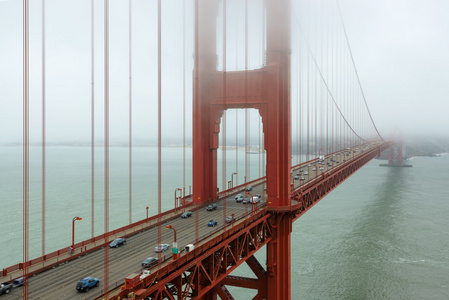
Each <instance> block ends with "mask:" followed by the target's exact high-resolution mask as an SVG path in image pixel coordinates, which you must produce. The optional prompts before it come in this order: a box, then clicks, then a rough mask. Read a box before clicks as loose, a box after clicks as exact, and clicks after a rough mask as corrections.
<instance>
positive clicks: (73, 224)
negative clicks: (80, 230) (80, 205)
mask: <svg viewBox="0 0 449 300" xmlns="http://www.w3.org/2000/svg"><path fill="white" fill-rule="evenodd" d="M82 219H83V218H80V217H74V218H73V220H72V248H74V247H75V221H81V220H82Z"/></svg>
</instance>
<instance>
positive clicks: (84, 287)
mask: <svg viewBox="0 0 449 300" xmlns="http://www.w3.org/2000/svg"><path fill="white" fill-rule="evenodd" d="M99 285H100V279H98V278H94V277H84V278H83V279H81V280H80V281H78V282H77V283H76V289H77V290H78V292H88V291H89V290H90V289H91V288H93V287H96V286H99Z"/></svg>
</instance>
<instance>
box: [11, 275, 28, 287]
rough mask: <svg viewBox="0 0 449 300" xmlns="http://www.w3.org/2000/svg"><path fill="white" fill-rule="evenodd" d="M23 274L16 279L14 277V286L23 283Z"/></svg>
mask: <svg viewBox="0 0 449 300" xmlns="http://www.w3.org/2000/svg"><path fill="white" fill-rule="evenodd" d="M25 278H26V277H25V276H22V277H19V278H17V279H14V285H15V286H22V285H23V284H24V283H25V281H26V280H25Z"/></svg>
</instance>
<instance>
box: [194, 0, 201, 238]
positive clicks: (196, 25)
mask: <svg viewBox="0 0 449 300" xmlns="http://www.w3.org/2000/svg"><path fill="white" fill-rule="evenodd" d="M199 17H200V15H199V0H195V20H194V21H195V61H194V63H195V66H194V76H195V78H194V89H195V91H196V92H195V93H196V94H198V93H199V80H200V78H199V53H198V46H199V43H198V38H199V37H198V34H199V27H198V25H199V24H198V18H199ZM198 219H199V213H198V206H197V205H195V243H198V238H199V233H198Z"/></svg>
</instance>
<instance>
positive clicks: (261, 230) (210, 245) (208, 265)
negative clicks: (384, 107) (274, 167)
mask: <svg viewBox="0 0 449 300" xmlns="http://www.w3.org/2000/svg"><path fill="white" fill-rule="evenodd" d="M392 144H393V143H392V142H386V143H383V144H380V145H378V146H377V147H374V148H373V149H371V150H367V151H365V152H364V153H362V154H360V155H359V156H358V157H355V158H353V159H351V160H348V161H347V162H345V163H342V164H341V165H340V166H339V167H337V168H334V169H333V170H332V171H331V172H329V173H325V174H323V176H320V177H318V178H317V179H315V180H312V181H311V182H310V183H309V184H307V185H305V186H303V187H301V188H298V189H296V190H294V191H292V195H291V198H292V201H293V203H295V204H294V205H292V209H293V210H292V211H291V212H283V213H279V212H276V211H274V212H273V211H270V209H269V208H265V209H263V210H260V211H258V212H256V213H253V214H251V215H250V216H248V218H247V219H246V220H245V221H243V222H237V223H236V224H235V225H234V226H230V227H227V228H226V230H225V231H223V232H221V233H220V234H218V235H217V236H216V237H214V238H212V239H211V240H209V241H208V242H206V243H204V244H203V245H201V246H199V247H198V248H196V249H195V250H194V251H192V252H188V253H186V254H184V255H182V256H180V257H179V258H178V259H177V260H176V261H171V262H170V263H168V265H166V266H164V267H161V268H160V269H159V273H158V274H157V275H156V274H154V275H152V277H148V279H147V278H145V279H144V280H143V281H142V282H141V283H139V284H138V285H137V286H135V287H134V288H133V289H125V290H123V291H121V292H120V293H119V294H116V295H115V296H113V297H111V298H110V299H118V297H123V296H126V295H127V293H129V292H132V290H134V291H136V290H139V295H140V296H139V297H137V298H136V299H144V297H150V298H151V299H160V298H158V297H160V296H161V295H165V296H166V297H168V296H167V295H168V294H171V295H172V297H175V296H176V295H177V299H186V298H187V297H189V298H192V297H193V298H196V299H209V298H206V297H214V294H217V295H219V296H220V297H222V296H223V297H226V298H224V299H232V295H230V293H229V291H227V289H226V287H225V286H226V285H229V286H239V287H243V288H251V289H257V290H258V294H257V295H256V297H255V298H254V299H273V298H272V297H277V298H276V299H290V298H291V294H290V278H289V276H290V251H291V250H290V245H289V243H290V239H289V238H290V237H289V234H290V232H291V226H292V222H294V221H295V220H297V219H298V218H299V217H300V216H301V215H303V214H304V213H305V212H306V211H308V210H309V209H310V208H311V207H313V205H315V204H316V203H317V202H318V201H319V200H321V199H322V198H324V197H325V196H326V195H327V194H328V193H329V192H330V191H331V190H333V189H334V188H336V187H337V186H338V185H339V184H341V183H342V182H343V181H344V180H346V179H347V178H348V177H349V176H350V175H352V174H354V173H355V172H356V171H357V170H358V169H360V168H361V167H362V166H363V165H365V164H366V163H367V162H369V161H370V160H372V159H373V158H375V157H377V156H379V154H380V153H381V152H382V151H385V150H386V149H388V148H389V147H391V146H392ZM261 241H263V243H262V244H261V243H260V242H261ZM273 241H277V243H273ZM254 245H258V246H257V247H256V246H254ZM263 245H267V252H268V253H267V270H266V271H265V270H264V268H263V267H262V266H261V265H260V263H259V262H258V261H257V260H256V259H255V258H254V257H253V256H252V254H253V253H255V252H256V251H257V250H258V249H260V248H261V247H262V246H263ZM256 248H257V249H256ZM237 250H238V251H237ZM248 250H249V251H248ZM252 250H254V251H252ZM236 251H237V252H236ZM245 251H247V253H248V254H251V255H246V256H245V255H243V256H242V255H235V253H240V254H242V253H244V252H245ZM243 262H247V264H248V266H249V267H250V268H251V270H252V271H253V272H254V274H255V275H256V277H257V280H254V279H251V278H244V277H235V276H230V275H229V274H230V273H231V272H232V271H233V270H234V269H235V267H237V266H238V265H240V264H242V263H243ZM278 265H280V266H281V267H280V268H279V267H278ZM225 266H228V267H225ZM229 266H231V267H229ZM282 268H284V269H282ZM279 269H281V270H280V271H279ZM285 270H287V271H285ZM182 274H186V275H185V276H184V277H182ZM156 276H157V277H156ZM272 285H274V286H272ZM225 290H226V292H225ZM178 291H182V292H180V293H178ZM210 291H213V292H212V293H211V294H208V293H209V292H210ZM180 294H182V295H181V296H180ZM206 295H207V296H206Z"/></svg>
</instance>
